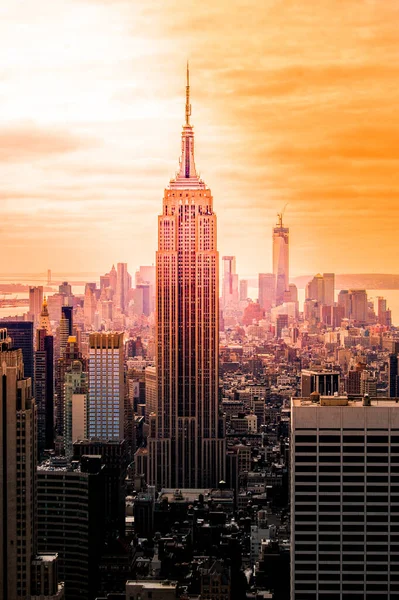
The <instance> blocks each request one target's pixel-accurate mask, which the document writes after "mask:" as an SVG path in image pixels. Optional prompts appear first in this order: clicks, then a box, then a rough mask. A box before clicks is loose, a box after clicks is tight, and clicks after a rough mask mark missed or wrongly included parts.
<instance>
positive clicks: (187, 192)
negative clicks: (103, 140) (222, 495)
mask: <svg viewBox="0 0 399 600" xmlns="http://www.w3.org/2000/svg"><path fill="white" fill-rule="evenodd" d="M190 116H191V105H190V83H189V71H188V66H187V86H186V119H185V124H184V126H183V131H182V146H181V158H180V165H179V170H178V172H177V174H176V176H175V178H174V179H172V180H171V181H170V183H169V185H168V187H167V188H166V190H165V193H164V197H163V208H162V214H161V215H160V216H159V217H158V251H157V255H156V288H157V300H156V369H157V398H156V402H155V405H156V410H155V411H154V412H153V413H152V414H151V416H150V434H149V439H148V475H149V477H148V479H149V483H150V484H152V485H155V486H156V487H157V488H161V487H166V488H206V487H214V486H216V485H217V483H218V482H219V481H220V479H223V477H224V472H225V440H224V429H223V422H222V419H221V418H220V417H219V409H218V383H219V381H218V380H219V253H218V251H217V242H216V215H215V213H214V211H213V198H212V194H211V191H210V189H209V188H208V187H207V186H206V184H205V183H204V182H203V181H202V179H201V178H200V177H199V175H198V174H197V171H196V168H195V163H194V131H193V126H192V125H191V123H190Z"/></svg>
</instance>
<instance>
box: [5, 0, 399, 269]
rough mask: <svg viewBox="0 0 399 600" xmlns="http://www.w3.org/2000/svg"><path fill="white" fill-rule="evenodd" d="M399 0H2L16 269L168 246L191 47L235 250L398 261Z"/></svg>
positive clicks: (195, 109) (206, 149)
mask: <svg viewBox="0 0 399 600" xmlns="http://www.w3.org/2000/svg"><path fill="white" fill-rule="evenodd" d="M398 26H399V2H398V1H397V0H345V2H337V1H336V0H306V1H302V2H298V1H297V0H262V1H261V2H259V0H246V1H244V0H237V1H231V0H230V1H227V0H223V1H222V0H217V1H216V2H215V1H213V2H211V1H210V0H203V1H202V2H198V1H196V0H187V1H185V2H184V3H182V2H178V1H177V0H151V1H149V2H143V1H139V0H136V1H134V0H41V2H40V3H37V2H34V1H33V0H25V1H23V0H14V1H13V2H4V3H3V5H2V6H1V7H0V175H1V187H0V240H1V251H0V272H1V273H12V272H27V271H45V270H46V269H47V268H51V269H53V270H54V271H64V272H71V271H74V270H76V271H82V270H84V271H98V272H102V271H105V270H107V269H108V268H109V266H110V265H111V264H112V263H113V262H118V261H125V262H128V264H129V267H130V271H131V272H134V269H135V267H136V266H138V265H140V264H151V263H153V262H154V261H155V249H156V244H157V215H158V214H159V212H160V210H161V205H162V196H163V190H164V188H165V187H166V185H167V184H168V181H169V179H170V178H171V177H172V176H173V175H174V173H175V171H176V170H177V165H178V157H179V152H180V132H181V126H182V124H183V121H184V101H185V97H184V94H185V87H184V86H185V79H184V78H185V63H186V59H187V58H189V59H190V66H191V92H192V122H193V123H194V125H195V132H196V164H197V169H198V170H199V171H200V173H201V176H202V177H203V179H204V180H205V182H206V183H207V184H208V185H209V187H210V188H211V190H212V193H213V196H214V207H215V210H216V212H217V215H218V235H219V250H220V253H221V255H222V254H235V255H236V256H237V267H238V272H239V273H240V272H241V273H244V274H245V273H246V274H249V273H257V272H269V271H270V270H271V266H272V265H271V230H272V227H273V225H274V223H275V221H276V214H277V212H280V211H281V209H282V208H283V206H284V205H285V204H286V203H287V202H288V203H289V204H288V206H287V208H286V212H285V219H284V220H285V222H286V224H287V225H288V226H289V227H290V231H291V257H290V262H291V271H292V275H299V274H302V273H315V272H317V271H336V272H341V273H345V272H346V273H349V272H374V271H375V272H385V273H388V272H391V273H398V272H399V267H398V257H399V243H398V229H399V202H398V190H399V169H398V163H399V111H398V106H399V86H398V80H399V78H398V76H399V36H398Z"/></svg>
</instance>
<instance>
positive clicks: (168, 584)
mask: <svg viewBox="0 0 399 600" xmlns="http://www.w3.org/2000/svg"><path fill="white" fill-rule="evenodd" d="M132 585H135V586H139V587H141V588H144V589H146V588H147V589H149V590H153V589H158V590H160V589H162V590H165V589H166V590H174V589H176V586H177V583H176V582H175V581H154V580H148V579H147V580H136V581H134V580H133V581H129V580H128V581H127V582H126V587H128V586H132Z"/></svg>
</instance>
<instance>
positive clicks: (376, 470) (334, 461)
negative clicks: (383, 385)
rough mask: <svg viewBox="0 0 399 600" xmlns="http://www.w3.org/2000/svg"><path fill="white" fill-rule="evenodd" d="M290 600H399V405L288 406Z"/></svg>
mask: <svg viewBox="0 0 399 600" xmlns="http://www.w3.org/2000/svg"><path fill="white" fill-rule="evenodd" d="M290 439H291V599H292V600H327V599H328V600H347V599H348V600H349V599H350V600H352V598H353V599H355V598H356V599H359V600H360V599H367V600H368V599H370V600H371V599H374V598H375V599H376V600H377V599H378V600H380V599H382V598H384V599H385V598H386V599H390V600H394V599H396V598H398V597H399V575H398V573H399V536H398V528H399V487H398V481H399V464H398V463H397V458H398V456H399V404H397V403H396V402H395V401H392V400H389V399H382V398H379V399H378V400H374V399H371V400H370V398H368V397H365V398H364V399H363V400H348V397H346V396H343V397H339V396H336V397H323V396H322V397H320V396H317V395H314V396H313V397H311V398H293V399H292V402H291V436H290Z"/></svg>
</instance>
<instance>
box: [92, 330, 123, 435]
mask: <svg viewBox="0 0 399 600" xmlns="http://www.w3.org/2000/svg"><path fill="white" fill-rule="evenodd" d="M124 396H125V387H124V373H123V333H91V334H90V335H89V395H88V405H87V409H88V421H87V434H88V437H89V438H98V439H100V440H103V441H108V440H121V439H123V427H124Z"/></svg>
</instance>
